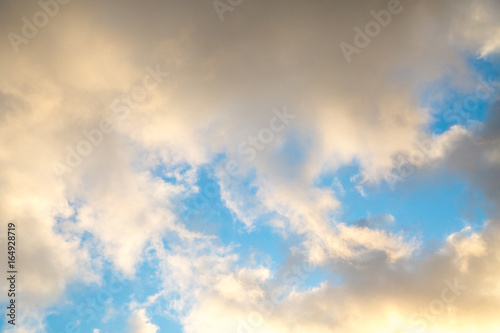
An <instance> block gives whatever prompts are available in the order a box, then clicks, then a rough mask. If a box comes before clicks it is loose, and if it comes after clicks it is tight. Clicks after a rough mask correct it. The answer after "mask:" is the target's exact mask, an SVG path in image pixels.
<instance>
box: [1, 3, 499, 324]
mask: <svg viewBox="0 0 500 333" xmlns="http://www.w3.org/2000/svg"><path fill="white" fill-rule="evenodd" d="M0 6H2V10H1V11H0V13H1V14H0V22H1V23H0V28H1V29H2V31H11V30H14V31H15V32H16V33H22V32H21V30H22V24H23V21H22V20H21V18H22V17H23V16H28V17H32V13H34V12H35V11H37V10H39V6H38V4H37V3H32V4H28V3H21V2H15V3H8V4H7V2H5V1H3V2H1V3H0ZM204 6H205V7H204ZM402 6H403V7H404V11H403V12H402V13H401V14H400V15H398V16H397V17H396V16H395V17H393V21H392V22H391V23H390V25H389V26H388V27H386V28H385V29H384V30H383V31H382V32H381V33H380V34H379V35H378V36H377V37H376V38H374V39H373V40H372V41H371V42H370V45H368V46H367V47H366V49H363V52H362V53H360V54H357V55H355V56H354V57H353V62H352V63H351V64H347V63H346V61H345V58H344V55H343V54H342V51H341V49H340V48H339V44H340V43H341V42H342V41H349V42H351V41H352V40H353V38H354V36H355V30H353V28H354V27H356V26H364V25H365V24H366V23H367V22H369V21H370V20H372V19H373V17H372V16H371V14H370V11H371V10H376V11H377V10H382V9H384V8H386V7H387V2H386V1H372V2H369V3H361V2H349V3H346V2H345V1H344V2H342V1H319V2H316V3H311V2H304V1H275V2H272V3H270V2H268V1H263V0H261V1H253V2H248V3H246V4H245V6H243V5H242V6H239V7H238V8H237V9H235V10H234V12H231V13H230V16H228V17H227V18H226V19H225V20H224V22H220V20H219V19H218V16H217V13H216V12H215V11H213V7H212V4H211V3H210V2H206V3H201V2H183V3H178V4H175V5H173V4H172V3H171V2H148V3H139V2H135V1H110V2H106V3H102V2H99V1H86V2H85V3H83V2H71V3H70V4H68V5H66V6H61V8H60V12H59V13H58V14H57V16H56V17H54V18H53V19H52V20H51V21H50V23H49V24H48V25H47V26H46V27H44V28H43V30H41V31H40V32H39V33H38V34H37V36H36V37H34V38H33V39H30V40H29V43H27V44H25V45H21V46H20V52H19V53H15V52H10V51H12V49H11V45H10V44H9V40H8V39H7V38H3V39H2V40H1V41H0V45H1V46H0V47H1V48H2V50H6V52H2V53H1V54H0V67H1V68H2V73H3V75H2V77H0V108H1V111H2V112H1V115H0V185H1V187H2V194H1V195H0V216H2V218H3V220H5V221H14V222H15V223H16V224H17V225H18V228H19V237H20V245H19V248H18V251H19V258H21V259H19V260H20V262H19V264H20V265H22V267H23V273H22V279H25V281H30V283H22V284H21V285H20V288H21V289H20V292H21V293H22V294H23V297H25V299H24V302H25V303H24V304H25V306H26V308H27V309H28V310H29V311H28V310H27V313H28V314H29V316H30V318H31V321H30V320H29V318H27V319H26V322H28V323H30V324H29V326H30V328H27V329H32V330H38V331H42V330H43V320H44V319H43V318H44V314H45V313H44V310H45V309H47V308H48V307H50V306H51V305H53V304H55V303H56V302H57V301H58V300H59V299H61V298H63V297H65V290H66V289H67V288H68V286H70V285H71V284H73V283H84V284H89V283H95V282H98V281H99V274H100V270H101V268H102V267H103V266H105V265H106V264H108V263H110V264H112V267H114V268H115V269H117V270H120V271H122V272H125V273H127V274H128V275H129V276H133V275H134V274H135V273H136V269H137V267H138V266H139V263H140V262H141V261H142V260H143V255H144V253H145V249H147V248H148V246H153V247H154V248H155V250H156V251H157V252H158V256H159V257H160V258H161V259H162V260H161V265H160V270H161V272H162V273H163V274H164V275H165V276H166V277H170V279H169V280H167V279H164V285H163V286H162V287H163V288H164V289H165V291H164V294H162V296H165V295H168V294H169V293H171V292H174V291H175V292H176V293H179V294H181V295H182V297H181V298H180V299H179V300H175V301H172V302H171V303H169V308H171V309H174V310H175V311H178V312H179V313H181V316H183V317H182V318H183V324H184V325H185V327H186V331H188V332H199V331H207V330H210V329H211V330H214V331H217V330H218V332H219V331H225V330H229V328H230V327H233V326H231V325H233V324H234V323H233V322H232V320H233V319H234V318H238V316H239V315H242V316H244V315H246V313H247V311H248V310H249V309H250V308H252V307H251V306H250V305H249V304H246V303H245V295H248V297H249V298H250V299H251V300H259V298H261V297H264V296H263V295H266V292H267V291H266V287H265V286H264V284H265V283H264V282H265V281H268V280H269V279H270V278H271V276H272V273H271V272H270V271H269V269H268V268H267V267H259V266H257V267H255V266H251V265H249V267H241V266H240V265H239V264H237V261H238V259H239V258H238V256H237V255H236V254H235V252H234V251H233V247H232V246H229V245H227V244H226V245H221V244H218V243H217V242H216V241H214V240H213V239H212V238H211V237H208V236H206V235H202V234H200V233H196V232H193V231H191V230H189V229H188V227H186V226H185V225H183V222H182V220H181V219H180V218H179V216H177V213H178V211H177V208H178V207H177V206H176V202H178V201H176V200H182V199H183V198H186V197H188V196H189V195H192V194H193V193H196V191H197V190H198V189H197V188H196V186H195V184H196V181H197V179H196V173H197V171H198V170H199V168H200V167H201V166H202V165H204V164H206V163H214V164H215V162H214V161H215V160H217V159H220V158H221V156H224V157H223V158H222V159H224V162H227V161H229V160H231V159H232V160H235V161H238V162H239V163H240V165H241V173H240V174H239V175H238V176H236V177H234V179H233V180H232V181H230V182H229V183H224V182H223V181H222V179H219V181H220V185H221V197H222V200H223V201H224V203H225V204H226V206H227V208H228V209H230V210H231V212H232V213H233V214H234V216H235V217H236V218H238V219H239V220H240V221H241V222H242V223H243V224H244V226H245V228H246V231H248V232H251V231H252V230H255V229H256V228H257V227H258V224H259V223H266V224H267V225H271V226H273V227H275V228H277V229H278V230H279V231H280V232H281V235H282V236H283V237H290V236H297V235H298V236H299V237H300V244H299V245H298V247H299V248H300V251H301V252H302V253H304V254H305V256H306V258H307V260H308V261H310V262H314V263H317V264H321V265H323V266H324V267H329V265H334V264H335V265H339V264H338V263H339V262H342V263H344V264H343V265H340V266H339V267H334V268H335V269H338V270H339V272H341V273H342V274H344V275H345V276H346V277H345V281H353V282H347V286H346V287H344V289H337V288H336V287H332V286H331V285H328V284H324V285H322V286H320V287H318V288H317V289H314V290H309V291H303V292H296V293H290V294H289V295H288V297H287V298H286V300H284V301H283V302H281V304H280V307H279V310H276V311H277V312H276V315H275V316H274V317H273V318H269V319H268V320H266V322H265V323H263V324H262V325H263V327H264V328H265V329H267V330H268V331H280V330H281V331H284V330H286V331H288V332H291V331H293V330H296V331H300V330H302V331H305V330H309V331H310V330H314V331H316V332H321V331H322V330H323V331H327V330H328V329H329V327H330V328H331V327H336V328H338V330H340V331H345V332H349V331H353V332H363V331H368V329H369V328H368V327H375V328H374V329H380V330H382V329H383V325H384V323H387V322H390V323H393V324H394V325H395V326H397V325H399V324H400V323H401V320H406V318H407V316H408V315H411V313H412V311H417V310H415V308H418V307H419V306H426V305H427V304H428V302H430V301H431V300H432V299H434V298H435V297H438V295H439V293H440V288H442V281H443V279H450V280H451V279H453V278H454V277H455V276H460V277H461V278H463V279H465V280H466V282H467V285H469V286H479V288H478V289H474V290H475V291H471V293H470V294H469V296H466V295H465V293H464V297H463V298H459V299H457V303H454V304H453V305H450V307H448V308H447V310H449V311H448V312H446V313H447V314H448V313H449V314H450V315H449V316H444V317H440V319H439V320H438V321H436V323H434V324H435V325H437V327H440V326H439V325H442V327H444V326H445V325H448V327H451V328H456V329H458V328H457V327H456V324H455V322H454V321H453V320H454V319H456V318H458V317H454V315H451V314H453V313H455V312H457V313H460V314H462V318H463V320H461V322H462V323H463V327H464V330H465V329H469V330H471V329H473V328H474V321H475V320H477V318H480V319H481V320H480V322H481V323H483V325H485V326H484V327H485V328H484V329H485V331H486V330H487V329H490V330H492V329H493V328H491V327H494V319H492V318H495V317H494V315H493V313H494V311H495V310H497V306H496V303H494V301H491V300H490V301H488V300H487V299H486V297H484V295H486V294H487V293H488V292H490V293H491V292H493V294H494V295H495V296H494V297H497V292H498V286H497V284H496V282H494V279H489V278H487V276H497V275H498V270H497V269H496V268H495V266H494V265H493V264H494V263H497V261H496V259H495V257H494V256H493V253H496V252H498V249H497V248H496V247H495V245H494V239H495V237H496V236H497V234H496V229H495V224H496V220H492V222H491V226H489V227H487V228H486V229H485V230H487V231H490V230H493V231H494V232H491V234H488V233H487V232H486V231H482V232H474V233H472V232H469V231H462V232H459V233H455V234H453V235H451V236H449V238H448V243H447V244H446V247H445V248H444V249H443V252H442V253H441V252H440V253H435V254H431V255H430V256H429V257H428V258H426V259H425V260H423V262H418V261H415V260H416V259H415V258H414V257H412V254H414V253H415V252H416V251H417V250H418V249H419V243H418V240H415V239H414V238H413V237H411V236H409V235H406V234H400V233H397V232H392V231H388V230H385V229H384V228H383V227H382V226H380V225H379V224H377V223H372V224H369V225H355V226H352V225H347V224H346V223H345V221H341V220H340V219H339V218H338V210H339V209H340V207H341V205H343V204H346V203H343V202H342V199H341V197H342V195H343V194H342V190H340V189H338V190H337V192H338V193H335V192H333V191H330V190H327V189H320V188H318V187H317V186H316V180H317V179H318V177H320V176H321V175H322V174H325V173H335V172H336V171H338V170H339V169H340V168H341V167H343V166H346V165H351V164H353V163H355V164H357V165H359V167H360V174H359V176H358V178H357V179H359V180H360V184H361V185H370V184H378V183H379V182H381V181H383V180H384V179H386V177H387V174H388V173H390V171H391V170H392V169H393V168H394V157H395V155H396V154H398V153H400V152H409V151H411V149H412V146H413V144H414V143H415V141H418V139H419V138H420V136H421V135H425V134H427V133H428V130H429V127H430V124H431V123H432V121H433V119H432V117H431V114H430V111H429V110H427V109H425V108H423V107H422V106H421V101H420V95H419V93H420V92H421V91H422V89H424V88H425V87H426V85H427V84H429V83H432V82H434V81H436V80H440V79H442V78H443V77H446V78H449V80H450V82H451V85H452V87H459V88H461V89H466V88H468V87H470V86H471V85H473V79H474V78H475V77H476V76H477V73H475V72H474V70H472V69H471V68H470V67H469V66H468V56H470V55H479V56H480V57H489V56H491V55H494V54H495V53H496V52H497V51H498V31H499V30H498V29H499V27H500V25H499V23H498V19H497V18H498V14H499V12H500V10H499V7H498V3H497V2H496V1H493V0H491V1H488V0H484V1H480V2H474V3H473V4H471V3H469V2H468V1H465V0H463V1H456V0H455V1H451V0H450V1H440V2H425V1H418V2H417V1H415V2H402ZM110 18H113V19H110ZM304 27H307V28H304ZM2 43H3V44H2ZM55 50H57V51H55ZM157 65H158V66H160V68H162V69H164V70H165V71H168V72H169V73H170V76H169V77H168V78H165V80H164V82H162V83H161V84H160V85H159V86H158V88H157V89H155V90H153V91H151V92H150V93H149V94H148V96H147V98H145V100H144V101H143V102H141V103H137V104H138V105H137V106H135V107H132V106H131V107H130V111H129V113H128V115H127V117H125V118H124V119H117V117H116V114H114V111H113V109H112V108H111V107H110V105H111V104H112V103H113V101H114V100H116V99H117V98H118V99H119V100H121V101H122V102H123V103H126V101H125V99H126V98H127V96H128V95H130V93H131V91H132V89H133V88H134V87H135V86H137V85H138V84H140V83H141V82H142V80H143V78H144V75H145V74H146V72H147V71H146V67H147V66H152V67H154V66H157ZM282 106H286V107H287V109H288V110H289V111H290V112H292V113H293V114H294V115H296V118H294V120H293V121H291V122H290V124H289V126H287V127H286V129H284V130H283V132H280V133H276V134H275V135H274V139H273V140H272V142H270V143H269V144H268V145H266V147H265V148H264V149H262V150H261V151H259V152H258V154H257V156H256V158H255V159H254V160H252V161H248V160H246V159H245V156H244V155H242V154H241V153H240V152H238V147H239V145H240V144H241V143H242V142H247V141H248V140H249V137H251V136H255V135H258V133H259V132H260V131H261V130H262V129H263V128H267V127H268V126H270V125H269V124H270V119H271V117H273V113H272V112H273V111H272V110H273V109H274V108H280V107H282ZM491 114H493V115H494V116H492V118H491V119H490V120H488V121H487V122H486V125H485V126H486V127H485V129H484V130H480V131H479V130H477V131H474V130H470V129H465V128H462V127H459V126H457V127H453V128H451V129H450V130H448V131H447V132H445V133H444V134H442V135H440V136H439V137H437V138H436V139H437V141H438V142H439V147H440V148H439V149H437V150H436V152H435V153H433V154H434V155H432V156H431V158H430V162H428V164H422V165H419V166H420V167H422V168H423V169H426V170H430V172H432V169H433V168H434V167H436V166H440V167H443V166H444V167H446V168H448V169H449V170H452V171H453V172H456V173H457V174H459V175H461V176H463V177H465V178H466V179H468V180H470V182H471V183H473V184H474V185H475V186H477V187H478V188H481V189H483V191H484V192H485V193H486V195H487V197H488V199H489V200H490V201H492V202H494V203H495V204H498V198H499V197H500V195H499V194H500V193H499V190H498V189H499V188H500V187H499V186H498V165H499V156H500V153H499V151H498V126H497V125H498V119H497V118H498V117H497V116H495V114H498V112H496V109H494V110H493V111H492V112H491ZM104 117H109V118H111V119H112V120H113V124H114V125H115V127H116V130H115V131H113V133H110V134H109V135H107V136H106V138H105V139H104V140H103V143H102V144H99V145H97V146H95V147H94V148H93V150H92V153H90V154H89V155H88V156H85V158H84V159H83V162H82V163H81V164H80V165H79V166H78V167H76V168H74V169H73V170H72V172H70V173H68V174H65V175H63V176H58V175H56V174H54V172H53V169H52V165H53V162H54V161H59V162H61V161H65V159H66V158H67V154H68V147H69V148H72V147H73V148H75V147H77V145H78V143H79V142H81V141H82V140H85V135H84V134H83V131H85V130H90V129H94V128H97V127H98V124H99V122H100V120H101V119H103V118H104ZM478 161H480V163H478ZM478 164H479V165H478ZM162 168H165V169H166V170H167V171H166V173H168V174H170V175H175V177H174V178H175V181H172V182H170V181H167V180H165V178H167V177H162V176H165V175H163V174H161V172H158V170H159V169H162ZM217 168H219V166H218V165H217V166H216V169H217ZM249 188H251V190H249ZM250 196H252V198H251V199H249V198H250ZM270 215H272V219H268V220H266V219H260V217H262V216H270ZM263 220H264V222H262V221H263ZM86 233H88V234H90V237H89V238H90V240H89V239H88V238H85V239H84V237H83V235H84V234H86ZM158 237H165V238H166V239H167V240H168V243H169V245H171V249H174V250H171V251H167V250H165V249H164V248H163V247H161V246H158V244H157V243H156V242H158ZM151 244H153V245H151ZM190 246H193V247H192V248H191V247H190ZM448 259H450V261H451V262H452V263H453V265H452V264H449V263H448V261H447V260H448ZM486 259H489V260H491V262H490V263H489V262H488V261H486ZM1 260H2V262H1V263H2V264H3V265H5V258H4V257H2V259H1ZM370 260H371V261H374V263H373V264H369V266H368V268H360V269H359V267H360V265H368V264H367V262H368V263H369V262H370ZM375 263H376V265H379V266H376V265H375ZM436 265H437V268H435V267H434V266H436ZM379 267H380V268H379ZM331 269H332V271H333V268H331ZM210 270H213V272H211V273H209V272H208V271H210ZM415 272H416V273H415ZM410 273H411V274H410ZM466 273H467V274H470V275H467V274H466ZM412 274H414V275H416V276H418V277H419V278H420V279H421V280H420V281H417V280H416V278H414V277H412ZM492 274H493V275H492ZM495 274H497V275H495ZM377 279H378V280H377ZM402 280H404V281H407V284H404V283H402V282H401V281H402ZM5 283H6V282H5V281H4V282H2V284H5ZM4 286H5V285H4ZM364 286H369V287H368V289H367V288H363V287H364ZM388 286H391V287H393V286H396V288H394V289H392V290H391V289H390V288H389V287H388ZM427 286H428V288H427ZM396 291H398V292H399V293H396ZM362 292H364V294H363V293H362ZM369 296H370V297H371V298H370V297H369ZM1 297H5V295H4V296H1ZM2 300H5V299H2ZM495 300H496V299H495ZM489 302H490V303H489ZM395 304H396V305H398V308H395V307H396V306H395ZM400 304H401V306H399V305H400ZM470 304H479V305H478V306H477V307H476V308H473V307H472V306H471V305H470ZM415 306H416V307H415ZM35 309H37V310H39V311H35ZM31 310H33V311H32V312H31ZM325 311H326V315H324V316H323V314H324V313H325ZM467 311H469V312H467ZM320 314H321V315H320ZM214 317H215V318H217V319H218V320H219V322H216V321H214V320H213V318H214ZM361 319H363V320H361ZM236 324H238V323H236ZM130 325H131V330H132V331H133V332H156V331H157V330H158V327H157V326H155V325H154V324H151V323H150V322H149V319H148V318H147V316H146V311H145V309H140V310H137V311H136V312H134V314H133V315H132V317H131V319H130ZM364 325H366V326H364ZM368 325H370V326H368ZM401 325H403V324H401ZM488 325H490V326H489V327H488ZM403 326H404V325H403ZM372 331H373V330H372Z"/></svg>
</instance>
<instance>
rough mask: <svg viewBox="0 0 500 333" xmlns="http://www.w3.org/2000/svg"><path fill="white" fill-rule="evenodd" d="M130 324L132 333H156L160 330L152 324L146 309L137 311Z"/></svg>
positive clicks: (130, 319) (129, 327)
mask: <svg viewBox="0 0 500 333" xmlns="http://www.w3.org/2000/svg"><path fill="white" fill-rule="evenodd" d="M128 323H129V326H128V329H129V332H130V333H156V332H158V330H159V329H160V328H159V327H158V326H156V325H154V324H152V323H151V322H150V320H149V318H148V317H147V315H146V310H145V309H140V310H137V311H135V312H134V313H133V314H132V316H131V317H130V318H129V321H128Z"/></svg>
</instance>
